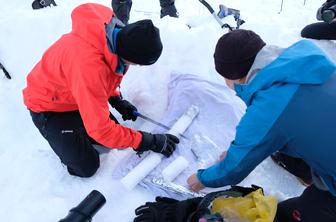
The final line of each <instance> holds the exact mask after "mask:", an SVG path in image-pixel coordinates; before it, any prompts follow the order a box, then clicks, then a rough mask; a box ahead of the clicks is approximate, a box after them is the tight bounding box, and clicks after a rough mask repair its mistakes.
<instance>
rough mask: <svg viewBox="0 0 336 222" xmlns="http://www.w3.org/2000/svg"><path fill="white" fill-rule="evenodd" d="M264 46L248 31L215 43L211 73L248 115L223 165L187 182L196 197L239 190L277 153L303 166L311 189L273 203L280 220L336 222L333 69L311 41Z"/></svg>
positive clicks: (335, 68) (335, 71) (335, 70)
mask: <svg viewBox="0 0 336 222" xmlns="http://www.w3.org/2000/svg"><path fill="white" fill-rule="evenodd" d="M265 45H266V44H265V43H264V41H263V40H262V39H261V38H260V37H259V36H258V35H257V34H255V33H254V32H252V31H248V30H234V31H232V32H229V33H227V34H225V35H224V36H222V37H221V38H220V39H219V41H218V43H217V46H216V50H215V54H214V59H215V66H216V70H217V72H218V73H219V74H220V75H221V76H223V77H224V78H225V80H226V82H227V85H228V86H229V87H231V88H232V89H234V90H235V91H236V93H237V95H238V96H239V97H240V98H241V99H242V100H243V101H244V102H245V103H246V105H247V110H246V113H245V115H244V116H243V117H242V119H241V121H240V122H239V124H238V126H237V130H236V136H235V139H234V141H233V142H232V143H231V145H230V147H229V149H228V151H227V154H226V156H225V157H224V159H223V160H221V161H220V162H218V163H216V164H215V165H213V166H211V167H209V168H207V169H200V170H199V171H198V172H197V174H194V175H192V176H190V177H189V178H188V184H189V186H190V187H191V189H193V190H194V191H199V190H201V189H203V188H204V187H222V186H226V185H235V184H238V183H239V182H241V181H242V180H243V179H244V178H245V177H246V176H247V175H248V174H249V173H250V172H251V171H252V170H253V169H254V168H255V167H256V166H257V165H258V164H259V163H261V162H262V161H263V160H264V159H265V158H267V157H268V156H270V155H272V154H273V153H275V152H277V151H280V152H281V153H283V155H287V156H288V158H291V157H292V158H300V159H301V160H302V161H304V162H305V163H306V164H307V165H308V166H309V167H308V170H310V169H311V173H312V181H313V184H312V185H310V186H308V187H307V188H306V189H305V191H304V192H303V194H302V195H301V196H300V197H295V198H292V199H288V200H285V201H283V202H281V203H279V205H278V211H277V214H278V215H277V218H278V220H279V221H280V222H283V221H286V222H287V221H302V222H313V221H314V222H315V221H324V222H329V221H330V222H331V221H335V220H336V167H335V162H336V150H335V145H336V137H335V135H334V134H335V131H336V116H335V113H336V66H335V64H334V63H333V62H331V60H330V59H329V58H327V57H326V55H325V54H324V53H323V52H322V51H321V49H320V48H318V47H317V46H316V45H315V44H314V43H313V42H311V41H309V40H301V41H299V42H297V43H295V44H294V45H292V46H290V47H289V48H287V49H280V48H278V47H275V46H265Z"/></svg>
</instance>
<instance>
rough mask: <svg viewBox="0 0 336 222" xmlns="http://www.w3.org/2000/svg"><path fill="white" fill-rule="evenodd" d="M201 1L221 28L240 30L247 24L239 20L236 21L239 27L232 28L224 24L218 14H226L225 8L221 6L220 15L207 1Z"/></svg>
mask: <svg viewBox="0 0 336 222" xmlns="http://www.w3.org/2000/svg"><path fill="white" fill-rule="evenodd" d="M199 1H200V2H201V3H202V5H204V6H205V7H206V8H207V9H208V10H209V12H210V13H211V14H212V16H213V17H214V18H215V20H216V21H217V22H218V24H219V25H220V26H221V28H228V29H229V30H230V31H232V30H234V29H239V27H240V25H242V24H243V23H245V21H244V20H241V19H240V18H239V19H238V20H236V22H237V26H236V27H235V28H234V27H231V26H230V25H229V24H227V23H223V22H222V20H221V18H220V17H219V15H218V14H221V15H224V14H225V11H224V9H225V8H224V7H221V6H219V9H220V11H219V13H218V14H216V12H215V10H214V9H213V8H212V7H211V5H210V4H209V3H208V2H207V1H205V0H199ZM222 6H224V5H222ZM239 16H240V15H239Z"/></svg>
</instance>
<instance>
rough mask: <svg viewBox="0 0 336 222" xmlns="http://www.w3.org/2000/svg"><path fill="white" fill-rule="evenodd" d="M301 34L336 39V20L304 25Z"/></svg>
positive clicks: (311, 37)
mask: <svg viewBox="0 0 336 222" xmlns="http://www.w3.org/2000/svg"><path fill="white" fill-rule="evenodd" d="M301 36H302V37H304V38H310V39H327V40H336V22H332V23H330V24H329V23H326V22H317V23H313V24H310V25H307V26H306V27H304V29H303V30H302V31H301Z"/></svg>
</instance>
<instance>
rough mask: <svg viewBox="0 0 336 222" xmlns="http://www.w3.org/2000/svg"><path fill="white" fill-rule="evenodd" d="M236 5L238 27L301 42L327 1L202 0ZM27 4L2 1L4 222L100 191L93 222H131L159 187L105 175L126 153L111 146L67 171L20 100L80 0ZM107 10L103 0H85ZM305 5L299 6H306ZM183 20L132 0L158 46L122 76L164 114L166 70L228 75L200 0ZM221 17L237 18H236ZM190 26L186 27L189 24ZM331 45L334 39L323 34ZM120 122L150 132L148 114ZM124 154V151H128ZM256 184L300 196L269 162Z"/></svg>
mask: <svg viewBox="0 0 336 222" xmlns="http://www.w3.org/2000/svg"><path fill="white" fill-rule="evenodd" d="M208 1H209V3H210V4H211V5H212V6H213V7H214V8H215V10H218V5H219V4H225V5H226V6H228V7H232V8H236V9H239V10H241V15H242V18H243V19H244V20H245V21H246V23H245V24H244V25H243V26H242V27H241V28H244V29H251V30H254V31H255V32H256V33H258V34H259V35H260V36H261V37H262V38H263V39H264V40H265V41H266V43H267V44H274V45H278V46H281V47H287V46H289V45H291V44H292V43H294V42H296V41H297V40H299V39H300V38H301V37H300V31H301V29H302V28H303V27H304V26H305V25H307V24H310V23H312V22H315V14H316V10H317V8H318V7H319V6H320V5H321V4H322V3H323V2H324V1H322V0H321V1H317V0H314V1H313V0H307V1H304V0H292V1H284V5H283V9H282V12H281V13H279V11H280V5H281V1H280V0H272V1H270V0H249V1H246V0H226V1H224V0H222V1H219V0H208ZM31 2H32V1H22V0H11V1H6V0H0V10H1V14H0V32H1V35H0V62H1V63H2V64H3V65H4V66H5V67H6V68H7V70H8V71H9V72H10V74H11V75H12V80H8V79H6V78H5V77H4V75H3V74H2V72H1V71H0V106H1V109H0V127H1V129H2V132H1V137H0V138H1V139H0V141H1V142H0V172H1V173H0V216H1V220H2V221H7V222H12V221H13V222H19V221H34V222H39V221H41V222H45V221H57V220H59V219H61V218H63V217H65V215H66V214H67V212H68V210H69V209H70V208H72V207H74V206H76V205H77V204H78V203H79V202H80V201H81V200H82V199H83V198H84V197H85V196H86V195H87V194H88V193H89V192H90V191H91V190H93V189H96V190H99V191H100V192H101V193H103V194H104V196H105V197H106V199H107V203H106V204H105V205H104V207H103V208H102V209H101V210H100V211H99V212H98V213H97V215H96V216H95V217H94V221H101V222H103V221H132V219H133V218H134V209H135V208H136V207H138V206H139V205H141V204H143V203H145V202H146V201H151V200H153V199H154V197H155V194H154V193H151V191H149V190H146V189H144V188H142V187H139V186H138V187H136V188H135V189H134V190H133V191H131V192H129V191H126V190H124V188H123V187H122V185H121V184H120V181H117V180H113V179H112V177H111V175H112V171H113V169H114V168H115V167H116V166H117V164H118V161H119V160H120V159H121V157H122V156H123V155H124V153H125V151H117V150H113V151H112V152H110V153H108V154H102V155H101V167H100V168H99V170H98V172H97V173H96V175H95V176H93V177H92V178H89V179H81V178H77V177H73V176H70V175H68V173H67V170H66V167H65V166H62V164H61V163H60V160H59V159H58V157H57V156H56V155H55V154H54V152H53V151H52V150H51V148H50V147H49V145H48V143H47V142H46V141H45V140H44V139H43V138H42V136H41V135H40V134H39V132H38V130H37V129H36V128H35V126H34V125H33V123H32V121H31V118H30V115H29V112H28V110H27V109H26V107H25V105H24V104H23V98H22V89H23V88H24V87H25V86H26V76H27V74H28V73H29V71H30V70H31V69H32V67H33V66H34V65H35V64H36V63H37V62H38V61H39V59H40V58H41V56H42V54H43V52H44V51H45V50H46V49H47V48H48V47H49V46H50V45H51V44H52V43H53V42H54V41H56V40H57V39H58V38H59V37H60V36H61V35H62V34H63V33H66V32H69V31H70V29H71V19H70V14H71V11H72V9H73V8H75V7H76V6H78V5H79V4H82V3H86V1H83V0H72V1H66V0H56V3H57V4H58V6H56V7H49V8H45V9H41V10H32V8H31ZM90 2H97V3H101V4H103V5H106V6H108V7H110V5H111V2H110V1H109V0H100V1H98V0H91V1H90ZM304 2H306V3H305V5H304ZM176 7H177V9H178V11H179V14H180V18H179V19H175V18H164V19H159V10H160V6H159V1H158V0H134V2H133V8H132V12H131V21H130V22H132V21H136V20H140V19H144V18H150V19H152V20H153V22H154V23H155V25H157V26H158V27H159V28H160V32H161V38H162V41H163V44H164V51H163V54H162V56H161V58H160V59H159V61H158V62H157V63H156V64H154V65H152V66H149V67H140V66H135V67H132V68H130V70H129V72H128V73H127V75H126V76H125V78H124V80H123V82H122V85H121V91H122V92H123V95H124V96H125V97H126V98H127V99H129V100H130V101H131V102H133V103H134V104H135V105H136V106H137V107H138V109H139V110H143V112H144V113H145V114H146V115H148V116H151V117H152V118H154V119H157V120H160V118H161V117H162V116H163V114H164V112H165V110H166V108H167V107H166V106H167V100H168V98H167V85H168V82H169V79H170V74H171V73H172V72H175V73H189V74H190V73H191V74H195V75H199V76H201V77H204V78H207V79H210V80H212V81H215V82H223V81H224V80H223V79H222V78H220V76H219V75H218V74H217V73H216V71H215V69H214V64H213V52H214V47H215V44H216V42H217V40H218V38H219V37H220V36H221V35H223V34H224V33H226V32H227V30H226V29H221V28H220V27H219V25H218V23H217V22H216V21H215V20H214V19H213V17H212V16H211V15H210V14H209V12H208V11H207V10H206V9H205V8H204V6H203V5H201V4H200V3H199V1H197V0H176ZM224 21H226V22H229V23H230V24H232V25H234V21H233V19H232V18H227V19H225V20H224ZM187 25H189V26H190V27H191V28H189V27H188V26H187ZM320 43H321V44H322V45H324V46H325V48H326V50H327V51H329V54H330V52H331V54H330V55H331V56H335V55H333V54H332V49H333V48H334V47H335V43H332V42H327V41H321V42H320ZM123 124H125V125H126V126H129V127H133V128H135V129H141V130H151V129H152V128H153V126H152V125H151V124H148V123H146V122H144V121H141V120H139V121H136V122H135V123H129V122H125V123H123ZM126 152H127V151H126ZM252 183H253V184H258V185H260V186H263V187H264V188H265V191H266V193H267V194H273V195H276V196H277V197H278V199H279V200H283V199H285V198H288V197H291V196H295V195H299V194H300V193H301V192H302V190H303V187H302V186H301V185H300V184H299V183H298V182H297V181H296V180H295V178H294V177H293V176H291V175H289V174H287V173H285V172H283V171H282V170H281V169H280V168H279V167H278V166H276V165H275V164H273V163H272V162H271V160H270V159H266V160H265V161H264V162H263V163H262V164H261V165H260V166H259V167H258V168H257V169H256V170H255V171H254V172H252V173H251V175H250V176H249V177H248V178H247V179H246V180H244V181H243V183H242V184H243V185H250V184H252Z"/></svg>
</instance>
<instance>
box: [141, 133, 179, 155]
mask: <svg viewBox="0 0 336 222" xmlns="http://www.w3.org/2000/svg"><path fill="white" fill-rule="evenodd" d="M140 133H141V134H142V140H141V143H140V145H139V147H138V149H137V151H138V152H140V153H141V152H144V151H147V150H152V151H154V152H156V153H162V154H163V155H165V156H166V157H169V156H170V155H172V154H173V152H174V150H175V149H176V144H178V143H179V142H180V140H179V139H178V138H177V137H176V136H174V135H171V134H151V133H146V132H140Z"/></svg>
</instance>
